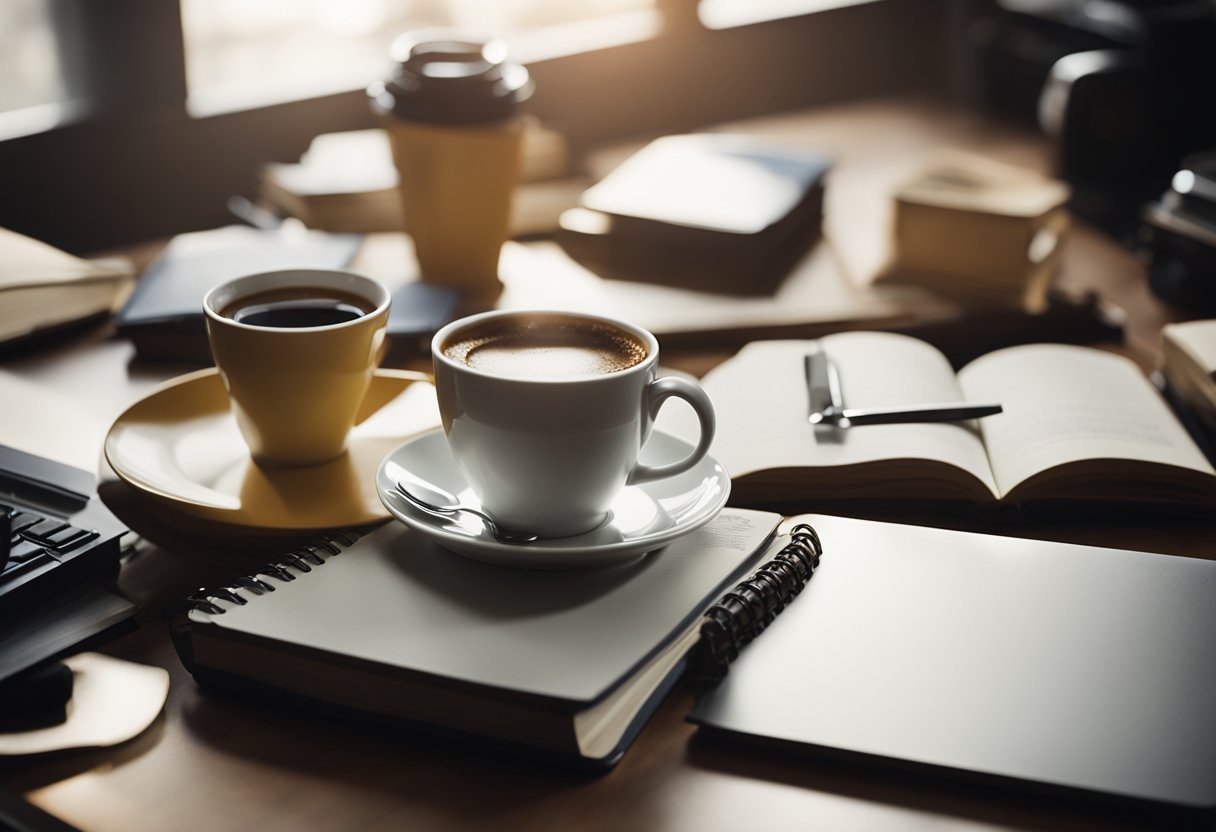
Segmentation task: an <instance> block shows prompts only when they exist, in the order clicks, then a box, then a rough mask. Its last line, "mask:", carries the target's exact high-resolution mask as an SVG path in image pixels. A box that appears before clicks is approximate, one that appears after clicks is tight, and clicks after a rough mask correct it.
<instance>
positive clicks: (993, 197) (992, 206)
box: [877, 152, 1069, 312]
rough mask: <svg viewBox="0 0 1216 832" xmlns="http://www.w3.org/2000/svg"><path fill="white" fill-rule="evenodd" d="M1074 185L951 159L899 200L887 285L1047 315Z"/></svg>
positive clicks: (919, 177) (960, 156)
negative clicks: (1049, 289) (1045, 312)
mask: <svg viewBox="0 0 1216 832" xmlns="http://www.w3.org/2000/svg"><path fill="white" fill-rule="evenodd" d="M1068 195H1069V191H1068V186H1067V185H1065V184H1064V183H1062V182H1058V181H1056V180H1054V179H1049V178H1047V177H1044V176H1040V175H1038V174H1036V173H1034V172H1033V171H1029V170H1025V169H1022V168H1017V167H1013V166H1010V165H1005V164H1003V163H1000V162H996V161H994V160H992V159H987V158H985V157H982V156H974V155H971V154H965V153H960V152H948V153H944V154H942V155H941V156H939V157H938V158H937V159H936V160H934V161H933V162H932V163H930V164H929V165H928V166H927V167H925V168H924V169H923V170H921V171H920V172H919V173H917V174H916V175H915V176H913V177H912V178H911V179H910V180H909V181H908V182H907V183H905V184H904V185H903V186H902V187H901V188H899V190H898V191H897V192H896V194H895V197H894V199H895V206H894V208H895V213H894V221H893V226H892V236H893V252H892V257H891V261H890V262H889V263H888V265H887V266H886V268H885V269H884V270H883V272H882V273H881V274H880V275H879V276H878V278H877V279H878V280H879V281H885V282H891V283H906V284H912V285H917V286H922V287H925V288H927V289H930V290H932V291H934V292H935V293H938V294H940V295H942V296H944V297H947V298H950V299H952V300H957V301H960V302H963V303H966V304H968V305H971V306H993V305H996V306H1015V307H1024V308H1025V309H1027V311H1032V312H1036V311H1041V310H1042V309H1044V308H1045V307H1046V305H1047V290H1048V288H1049V285H1050V282H1051V278H1052V276H1053V274H1054V273H1055V270H1056V266H1057V265H1058V263H1059V259H1060V255H1061V253H1062V251H1063V245H1062V244H1063V241H1064V237H1065V235H1066V233H1067V231H1068V227H1069V216H1068V213H1067V211H1066V210H1065V207H1064V206H1065V202H1066V201H1067V200H1068Z"/></svg>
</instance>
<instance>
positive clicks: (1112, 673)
mask: <svg viewBox="0 0 1216 832" xmlns="http://www.w3.org/2000/svg"><path fill="white" fill-rule="evenodd" d="M799 519H800V520H805V521H806V522H810V523H812V524H813V525H814V526H815V528H816V529H817V530H818V532H819V535H820V537H821V538H822V540H823V548H824V555H823V560H822V563H821V564H820V566H819V568H818V569H817V570H816V572H815V577H814V580H812V581H810V582H809V583H808V584H807V588H806V589H805V590H804V591H803V593H802V595H801V596H800V597H799V598H798V600H797V602H796V603H794V604H792V605H791V606H790V607H789V608H788V609H786V610H785V611H784V612H783V613H782V614H781V616H780V617H778V618H777V619H776V620H775V621H774V622H773V624H772V626H770V627H769V628H768V630H766V631H765V633H764V635H763V637H762V638H759V639H757V640H756V642H755V643H753V644H751V645H749V646H748V647H747V648H746V649H745V650H744V651H743V652H742V653H741V654H740V656H739V658H738V660H737V661H735V662H734V664H733V665H732V666H731V671H730V674H729V675H728V676H727V677H726V679H724V680H723V682H722V683H721V685H719V686H718V687H717V688H716V689H714V690H713V691H712V692H710V694H709V695H708V696H707V697H705V698H704V699H703V700H702V701H701V702H700V703H699V704H698V705H697V706H696V708H695V710H694V711H693V713H692V715H691V717H690V719H691V721H693V722H695V723H697V724H698V725H700V726H702V727H703V729H704V731H705V732H706V733H709V734H711V735H715V736H720V735H726V736H731V737H735V738H738V739H745V740H748V741H750V742H752V743H758V744H762V745H764V746H779V747H784V748H786V749H792V750H797V751H802V752H805V753H808V754H812V755H815V756H818V757H820V758H824V759H831V760H840V759H842V758H845V759H850V760H853V761H856V762H862V761H866V762H871V763H874V764H878V763H881V762H885V763H887V764H892V763H895V762H898V763H899V764H900V765H901V767H905V768H906V767H907V766H909V765H914V766H916V767H918V768H919V769H921V770H922V771H924V772H926V773H937V774H941V775H946V774H949V775H954V776H960V775H964V774H965V775H966V776H967V777H968V778H969V779H971V780H975V779H977V778H978V779H983V780H989V781H998V782H1003V783H1005V784H1006V785H1010V784H1017V785H1021V786H1026V785H1029V784H1033V785H1034V786H1035V787H1037V788H1038V789H1052V790H1066V791H1067V792H1070V793H1074V794H1076V793H1084V794H1089V795H1092V796H1096V795H1106V796H1110V795H1117V796H1119V797H1121V798H1124V799H1136V800H1140V801H1153V802H1158V803H1163V804H1172V805H1174V806H1179V807H1188V808H1190V809H1206V810H1212V809H1214V808H1216V699H1214V698H1213V691H1216V562H1213V561H1207V560H1198V559H1192V558H1183V557H1175V556H1170V555H1156V554H1147V553H1144V552H1132V551H1124V550H1119V549H1105V548H1097V547H1089V546H1077V545H1070V544H1064V543H1048V542H1042V541H1032V540H1020V539H1015V538H1007V537H995V536H990V535H980V534H967V533H961V532H953V531H945V530H941V529H931V528H920V527H911V526H903V525H896V524H891V523H876V522H869V521H863V520H852V519H846V518H839V517H823V516H814V517H809V518H799Z"/></svg>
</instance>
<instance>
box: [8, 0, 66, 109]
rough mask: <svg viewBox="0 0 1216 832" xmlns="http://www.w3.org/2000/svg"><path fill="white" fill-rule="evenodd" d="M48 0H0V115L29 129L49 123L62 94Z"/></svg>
mask: <svg viewBox="0 0 1216 832" xmlns="http://www.w3.org/2000/svg"><path fill="white" fill-rule="evenodd" d="M49 6H50V2H49V0H4V2H3V3H0V118H3V119H4V120H5V121H6V122H13V121H18V120H19V121H22V122H25V123H26V124H27V125H28V128H27V129H29V130H33V129H43V128H45V127H46V126H50V125H51V124H54V123H55V121H56V120H57V117H58V108H57V107H56V106H55V105H56V104H58V103H59V102H60V101H61V100H62V99H63V96H64V91H63V78H62V76H61V75H60V72H59V63H58V56H57V53H56V51H55V32H54V29H53V28H52V26H51V19H50V9H49ZM5 132H10V133H11V132H24V131H22V130H19V129H12V130H7V131H5Z"/></svg>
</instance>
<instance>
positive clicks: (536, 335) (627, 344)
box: [442, 318, 647, 379]
mask: <svg viewBox="0 0 1216 832" xmlns="http://www.w3.org/2000/svg"><path fill="white" fill-rule="evenodd" d="M442 352H443V354H444V355H445V356H446V357H448V358H450V359H452V360H453V361H458V362H460V363H461V364H465V365H466V366H469V367H472V368H473V369H475V370H480V371H481V372H484V373H488V374H490V375H496V376H507V377H512V378H527V379H560V378H580V377H587V376H599V375H606V374H609V373H618V372H621V371H622V370H628V369H629V368H630V367H636V366H637V365H638V364H641V363H642V362H643V361H644V360H646V355H647V350H646V344H645V343H643V342H642V341H641V340H640V339H639V338H638V337H637V336H635V335H633V334H632V333H629V332H627V331H625V330H623V329H619V328H617V327H614V326H612V325H610V324H604V323H600V322H599V321H591V320H584V319H577V318H536V319H522V320H521V319H511V320H506V321H493V322H489V323H487V324H485V325H483V326H474V327H472V328H470V329H468V330H465V331H464V332H462V333H457V334H456V336H455V337H453V338H452V340H450V341H448V343H446V344H444V346H443V350H442Z"/></svg>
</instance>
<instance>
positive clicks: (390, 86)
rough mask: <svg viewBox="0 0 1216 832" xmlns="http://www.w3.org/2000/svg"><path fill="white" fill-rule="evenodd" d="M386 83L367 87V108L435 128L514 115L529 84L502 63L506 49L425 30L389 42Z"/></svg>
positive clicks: (465, 35) (464, 35)
mask: <svg viewBox="0 0 1216 832" xmlns="http://www.w3.org/2000/svg"><path fill="white" fill-rule="evenodd" d="M389 55H390V56H391V58H392V60H393V68H392V72H391V74H390V76H389V78H388V80H387V81H383V82H377V83H375V84H372V85H371V86H370V87H368V90H367V93H368V96H370V98H371V102H372V108H373V109H374V110H376V111H377V112H379V113H392V114H393V115H395V116H397V117H398V118H403V119H410V120H413V121H422V122H429V123H434V124H475V123H480V122H490V121H501V120H503V119H507V118H510V117H511V116H513V115H515V113H516V112H517V110H518V108H519V105H520V103H521V102H523V101H525V100H526V99H527V98H528V97H530V96H531V95H532V89H533V84H532V79H531V78H530V77H529V76H528V70H527V69H525V68H524V67H523V66H520V65H519V64H511V63H507V62H506V58H507V48H506V45H505V44H504V43H503V42H502V41H501V40H498V39H496V38H488V37H481V36H479V35H476V34H472V33H469V32H461V31H455V30H445V29H428V30H423V31H420V32H409V33H406V34H404V35H401V36H400V37H398V38H397V39H396V40H395V41H393V45H392V47H391V48H390V49H389Z"/></svg>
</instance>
